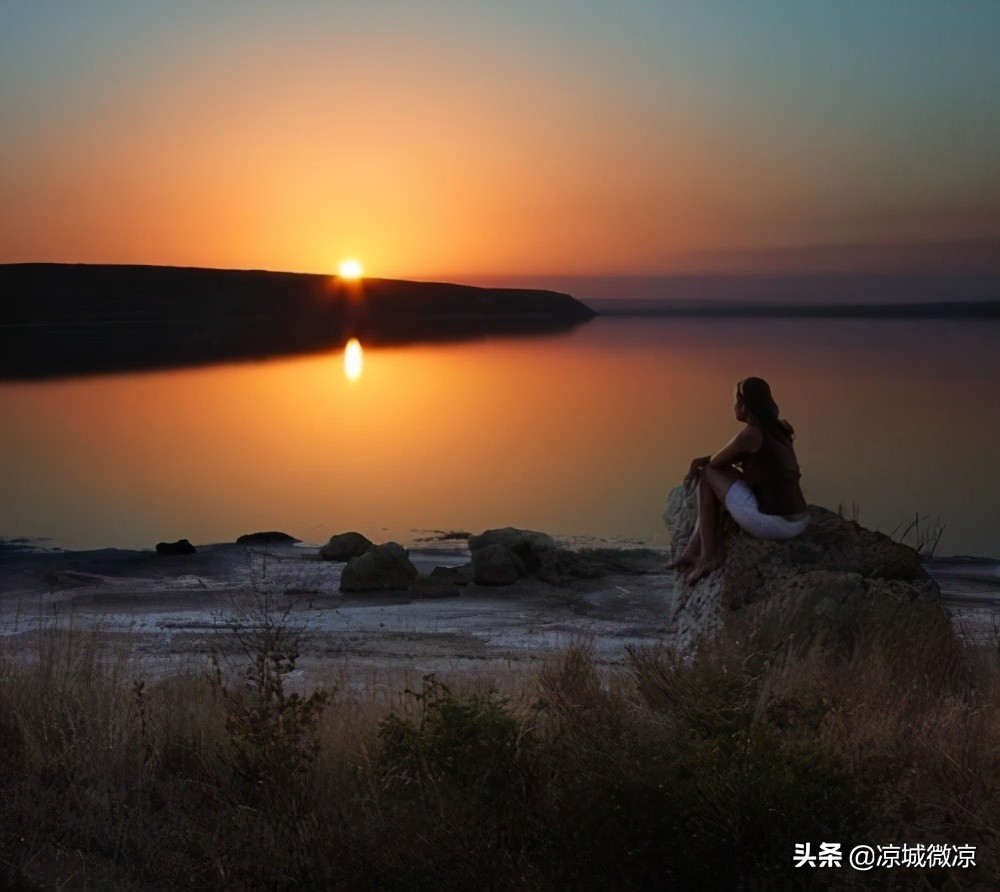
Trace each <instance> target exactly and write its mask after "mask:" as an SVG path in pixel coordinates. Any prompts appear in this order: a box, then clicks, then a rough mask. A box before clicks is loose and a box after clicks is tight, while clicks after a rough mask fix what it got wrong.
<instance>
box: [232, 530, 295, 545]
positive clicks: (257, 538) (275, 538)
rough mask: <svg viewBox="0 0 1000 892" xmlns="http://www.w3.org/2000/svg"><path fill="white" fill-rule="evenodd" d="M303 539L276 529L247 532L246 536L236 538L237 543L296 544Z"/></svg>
mask: <svg viewBox="0 0 1000 892" xmlns="http://www.w3.org/2000/svg"><path fill="white" fill-rule="evenodd" d="M301 541H302V540H301V539H296V538H295V537H294V536H289V535H288V533H279V532H277V531H275V530H269V531H268V532H266V533H247V534H246V535H245V536H240V537H239V538H238V539H237V540H236V544H237V545H294V544H295V543H296V542H301Z"/></svg>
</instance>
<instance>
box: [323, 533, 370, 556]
mask: <svg viewBox="0 0 1000 892" xmlns="http://www.w3.org/2000/svg"><path fill="white" fill-rule="evenodd" d="M373 547H374V545H373V543H372V541H371V539H369V538H368V537H367V536H362V535H361V533H353V532H352V533H340V534H338V535H336V536H331V537H330V541H329V542H327V543H326V545H324V546H323V547H322V548H321V549H320V550H319V556H320V557H321V558H323V560H326V561H349V560H351V558H356V557H360V556H361V555H363V554H365V553H366V552H367V551H368V550H369V549H371V548H373Z"/></svg>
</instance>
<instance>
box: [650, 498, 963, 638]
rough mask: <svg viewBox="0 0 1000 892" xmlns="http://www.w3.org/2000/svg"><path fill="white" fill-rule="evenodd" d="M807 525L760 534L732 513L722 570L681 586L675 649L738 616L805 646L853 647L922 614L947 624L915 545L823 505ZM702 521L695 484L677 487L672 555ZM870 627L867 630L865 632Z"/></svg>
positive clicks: (671, 506) (724, 528) (669, 507)
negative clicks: (791, 533) (787, 534)
mask: <svg viewBox="0 0 1000 892" xmlns="http://www.w3.org/2000/svg"><path fill="white" fill-rule="evenodd" d="M809 513H810V515H811V518H810V522H809V526H808V527H807V528H806V531H805V532H804V533H803V534H802V535H800V536H797V537H796V538H794V539H790V540H787V541H769V540H766V539H758V538H756V537H755V536H751V535H749V534H748V533H745V532H744V531H743V530H741V529H740V528H739V527H737V526H736V524H735V523H734V522H733V521H732V519H731V518H730V517H729V515H728V514H724V516H723V519H722V521H721V530H720V533H721V535H722V537H723V538H722V541H723V543H724V556H723V560H722V564H721V566H720V567H719V568H718V569H717V570H715V571H713V572H712V573H709V574H708V575H707V576H705V577H703V578H702V579H700V580H699V581H698V582H697V583H696V584H695V585H694V586H691V587H687V586H684V585H683V584H678V586H677V599H676V602H675V604H674V608H673V614H674V616H673V619H674V620H675V622H676V626H677V638H676V642H677V646H678V647H679V649H681V650H691V649H694V648H696V647H697V646H698V643H699V642H700V641H702V640H705V639H707V638H711V637H712V636H714V635H715V634H717V633H718V632H719V631H720V630H721V628H722V625H723V623H724V621H725V620H726V619H727V618H728V617H731V616H733V615H734V614H737V613H741V612H742V613H743V614H744V615H745V616H747V617H748V618H756V619H758V620H760V621H764V620H766V622H767V624H768V628H770V629H771V630H772V631H774V632H776V633H777V632H780V634H781V635H783V636H786V637H794V638H796V639H797V640H798V641H799V643H801V644H809V643H813V642H819V643H820V644H824V645H837V646H846V647H850V646H852V645H853V642H854V640H855V639H856V638H857V636H858V635H859V634H861V633H862V632H864V631H866V630H867V631H869V632H870V631H871V630H872V628H874V627H875V626H879V627H880V628H884V627H887V626H888V625H892V624H897V625H898V624H899V623H901V622H910V621H911V620H912V618H913V617H914V616H917V615H919V616H920V617H922V618H923V619H924V620H928V621H929V622H931V623H932V624H934V625H936V626H939V627H940V626H941V624H942V623H947V622H948V619H947V613H946V612H945V611H944V610H943V608H942V607H941V605H940V600H939V599H940V589H939V588H938V586H937V583H936V582H935V581H934V580H933V579H932V578H931V577H930V576H929V575H928V574H927V572H926V570H925V569H924V567H923V564H922V563H921V560H920V556H919V554H917V552H916V551H914V550H913V549H912V548H909V547H908V546H906V545H901V544H900V543H898V542H894V541H893V540H892V539H890V538H889V537H888V536H886V535H884V534H883V533H879V532H875V531H873V530H868V529H865V528H864V527H862V526H860V525H859V524H857V523H855V522H854V521H850V520H845V519H844V518H843V517H841V516H840V515H838V514H835V513H834V512H832V511H828V510H827V509H826V508H821V507H818V506H816V505H810V506H809ZM696 519H697V492H696V488H695V486H694V485H693V484H690V483H687V484H681V485H680V486H677V487H675V488H674V489H673V490H671V492H670V494H669V495H668V497H667V501H666V505H665V506H664V509H663V521H664V523H665V525H666V527H667V529H668V531H669V533H670V539H671V543H672V551H673V555H674V556H675V557H676V556H677V555H679V554H680V552H681V550H682V549H683V548H684V546H685V545H686V543H687V541H688V539H689V538H690V536H691V531H692V530H693V529H694V524H695V520H696ZM866 627H867V628H866Z"/></svg>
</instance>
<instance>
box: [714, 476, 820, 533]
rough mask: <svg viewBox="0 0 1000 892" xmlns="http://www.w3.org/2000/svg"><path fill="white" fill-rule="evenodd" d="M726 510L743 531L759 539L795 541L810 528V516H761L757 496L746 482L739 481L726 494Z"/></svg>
mask: <svg viewBox="0 0 1000 892" xmlns="http://www.w3.org/2000/svg"><path fill="white" fill-rule="evenodd" d="M726 510H727V511H728V512H729V513H730V514H732V516H733V520H735V521H736V522H737V523H738V524H739V525H740V527H741V528H742V529H744V530H746V531H747V532H748V533H749V534H750V535H751V536H757V537H758V538H759V539H793V538H795V537H796V536H798V535H799V534H800V533H802V532H803V531H804V530H805V528H806V527H807V526H809V515H808V514H806V515H804V516H803V517H800V518H799V519H798V520H788V519H787V518H785V517H782V516H781V515H780V514H761V511H760V508H759V507H758V506H757V496H755V495H754V494H753V490H752V489H751V488H750V485H749V484H748V483H747V482H746V481H744V480H737V481H736V482H735V483H734V484H733V485H732V486H730V487H729V491H728V492H727V493H726Z"/></svg>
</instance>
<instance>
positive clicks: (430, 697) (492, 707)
mask: <svg viewBox="0 0 1000 892" xmlns="http://www.w3.org/2000/svg"><path fill="white" fill-rule="evenodd" d="M243 629H244V631H243V633H241V634H243V636H244V637H243V638H242V639H240V640H238V641H237V642H236V643H237V644H238V646H237V648H236V650H237V652H239V653H242V654H243V658H244V661H243V665H242V668H241V671H240V672H236V673H226V672H223V671H209V672H206V673H204V674H203V675H180V676H176V677H171V678H167V679H163V680H160V681H158V682H155V683H144V682H143V681H142V680H141V679H137V678H135V677H134V676H133V675H132V669H131V666H132V663H131V661H130V659H129V654H128V653H127V652H126V651H124V650H122V649H120V648H119V649H117V650H116V649H115V648H114V647H113V646H110V644H111V642H110V639H106V638H102V636H100V635H99V634H98V635H89V634H82V633H60V632H55V631H53V632H51V633H48V634H46V635H43V636H41V638H40V639H39V644H38V648H37V652H36V653H35V655H34V658H33V659H17V660H15V659H13V658H10V657H7V658H4V659H0V861H2V863H0V870H2V871H3V873H2V874H0V885H3V883H4V882H6V884H7V885H12V886H14V887H20V888H24V889H29V888H66V887H69V888H77V887H98V888H129V889H132V888H140V889H141V888H151V889H152V888H156V889H159V888H172V887H197V888H204V887H224V888H269V889H270V888H291V887H296V886H309V887H319V888H335V889H336V888H339V889H389V888H391V889H427V888H445V889H451V888H477V889H479V888H483V889H567V888H572V889H598V888H600V889H609V888H612V889H646V888H677V889H692V888H719V889H723V888H725V889H740V888H742V889H783V888H817V887H822V886H829V887H831V888H845V887H846V888H892V887H897V888H914V887H923V886H927V885H930V886H932V887H949V886H950V887H954V886H955V885H956V884H958V885H959V886H960V887H961V888H984V889H989V888H996V886H997V882H998V869H997V854H996V853H997V844H998V840H997V829H998V827H1000V815H998V809H1000V779H998V775H997V772H996V770H995V769H996V765H997V764H998V756H1000V747H998V742H1000V664H998V655H997V650H996V648H995V647H993V648H992V649H979V650H972V649H969V648H954V647H952V648H946V647H943V646H942V645H941V642H940V640H938V638H937V637H936V636H935V635H934V634H931V633H927V632H926V630H925V631H924V634H923V637H920V636H916V637H914V636H913V635H909V634H907V635H906V636H905V638H906V644H905V646H902V645H900V644H899V643H898V641H897V639H896V638H894V637H893V635H892V634H890V633H889V632H888V631H885V630H883V632H882V633H880V634H875V633H870V634H867V635H855V636H854V638H853V639H852V642H851V646H850V647H848V648H843V647H829V646H820V645H819V643H817V642H813V643H812V644H809V645H802V644H801V643H799V644H796V643H795V642H794V640H792V641H791V643H790V642H789V640H788V639H787V638H785V639H783V638H781V637H780V634H779V632H780V633H781V634H784V631H783V630H780V629H778V630H776V627H773V626H772V627H769V626H768V625H767V623H766V622H765V623H758V625H757V627H756V628H755V629H752V630H751V629H749V628H737V627H733V628H731V629H730V630H729V633H728V634H727V636H726V637H725V638H724V639H722V640H721V641H720V642H719V643H718V644H717V646H715V647H714V648H708V649H705V650H703V651H702V652H701V653H699V654H698V655H697V656H696V657H695V658H694V659H692V660H687V661H683V660H679V659H677V658H675V657H674V656H672V655H671V654H669V653H667V652H651V651H633V652H631V653H629V654H628V655H627V658H626V659H625V660H624V661H623V664H622V666H621V667H619V668H618V669H617V670H616V671H609V670H607V669H604V668H600V667H598V666H597V664H596V663H595V661H594V659H593V657H592V654H591V653H590V652H589V651H588V650H587V649H586V648H584V647H572V648H570V649H568V650H567V651H566V652H565V653H564V654H563V655H562V656H561V658H560V659H558V660H555V661H553V662H551V663H549V664H547V665H546V666H545V667H544V668H543V669H542V670H541V671H540V672H535V673H534V674H531V675H528V674H526V673H517V672H512V673H511V674H510V676H509V677H508V678H507V679H505V680H504V682H503V690H497V689H496V686H495V685H494V686H487V685H483V684H482V683H481V681H477V680H469V679H461V678H454V679H449V678H430V677H428V678H427V679H425V682H424V684H423V685H422V686H420V689H419V690H418V691H410V692H406V691H404V690H403V685H400V688H399V689H398V690H396V691H395V692H394V693H393V694H392V695H391V696H385V695H384V692H381V693H378V694H377V693H376V692H374V691H373V692H370V693H365V692H362V693H353V694H352V693H351V692H350V690H349V689H348V688H347V687H345V686H330V687H328V688H326V689H321V690H317V691H308V692H306V691H303V692H293V691H291V690H290V684H289V677H290V675H291V673H290V671H289V670H290V669H293V668H294V661H295V657H296V648H295V641H294V635H291V634H289V633H288V630H287V628H286V627H284V626H283V625H282V622H281V618H280V616H278V617H277V621H276V622H274V623H272V624H271V625H268V623H267V622H266V621H263V622H259V623H257V624H256V625H254V626H252V627H251V626H249V625H247V626H244V627H243ZM246 629H250V630H251V631H250V633H249V637H248V633H247V632H246ZM823 841H827V842H840V843H842V844H843V847H844V851H845V852H846V851H848V850H849V848H850V847H851V846H852V845H854V844H859V843H868V844H872V845H875V844H879V843H891V842H896V843H918V842H919V843H925V844H926V843H931V842H944V843H952V844H971V845H976V846H977V847H978V867H977V868H975V869H974V870H962V871H956V870H950V871H949V870H941V869H937V870H913V869H910V870H904V869H898V868H897V869H893V870H885V869H882V870H880V869H876V870H874V871H872V872H871V873H858V872H854V871H852V870H851V869H850V868H849V867H846V866H845V867H843V868H841V869H836V868H834V869H829V870H816V869H811V870H810V869H805V870H803V869H796V868H794V867H793V859H792V855H793V850H794V845H795V843H797V842H812V843H813V846H814V848H815V847H816V846H817V845H818V843H820V842H823Z"/></svg>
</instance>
